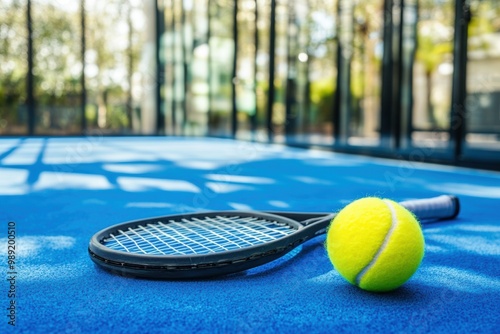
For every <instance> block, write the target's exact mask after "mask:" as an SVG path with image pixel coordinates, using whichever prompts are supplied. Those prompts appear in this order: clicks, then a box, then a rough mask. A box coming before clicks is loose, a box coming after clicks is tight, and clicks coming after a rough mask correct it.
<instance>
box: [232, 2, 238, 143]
mask: <svg viewBox="0 0 500 334" xmlns="http://www.w3.org/2000/svg"><path fill="white" fill-rule="evenodd" d="M238 37H239V36H238V0H235V1H234V11H233V42H234V52H233V75H232V80H231V105H232V112H231V136H232V137H233V138H235V137H236V131H238V106H237V105H236V85H237V84H238Z"/></svg>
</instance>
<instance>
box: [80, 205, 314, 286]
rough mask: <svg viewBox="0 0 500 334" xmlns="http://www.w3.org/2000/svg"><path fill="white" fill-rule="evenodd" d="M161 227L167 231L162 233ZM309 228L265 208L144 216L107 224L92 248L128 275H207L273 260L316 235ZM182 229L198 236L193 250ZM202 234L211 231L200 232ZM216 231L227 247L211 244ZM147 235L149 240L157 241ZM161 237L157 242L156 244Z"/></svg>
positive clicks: (102, 262)
mask: <svg viewBox="0 0 500 334" xmlns="http://www.w3.org/2000/svg"><path fill="white" fill-rule="evenodd" d="M174 224H175V226H174ZM183 228H184V231H182V230H183ZM144 229H148V230H150V232H151V233H150V232H145V231H144ZM159 230H160V231H161V230H163V233H161V232H160V231H159ZM190 230H194V232H193V231H190ZM214 230H215V231H216V232H214ZM305 230H309V229H306V228H304V226H303V225H302V224H300V223H299V222H297V221H295V220H293V219H289V218H286V217H283V216H278V215H274V214H268V213H263V212H244V211H218V212H203V213H193V214H182V215H172V216H164V217H155V218H148V219H141V220H136V221H131V222H127V223H122V224H117V225H114V226H111V227H108V228H105V229H103V230H101V231H99V232H97V233H96V234H94V236H92V238H91V240H90V243H89V248H88V251H89V255H90V257H91V259H92V260H93V261H94V262H95V263H96V264H97V265H99V266H100V267H102V268H104V269H106V270H108V271H111V272H113V273H117V274H120V275H123V276H134V277H143V278H153V279H190V278H206V277H212V276H219V275H226V274H230V273H235V272H238V271H243V270H246V269H250V268H253V267H256V266H259V265H262V264H265V263H268V262H271V261H273V260H275V259H277V258H279V257H281V256H282V255H284V254H286V253H287V252H289V251H291V250H292V249H294V248H295V247H297V246H298V245H300V244H301V243H303V242H304V241H305V240H307V239H308V238H309V237H311V236H314V235H311V234H310V233H304V231H305ZM179 231H181V232H180V233H181V234H183V235H184V237H186V238H191V239H192V238H193V235H195V237H194V239H195V242H193V244H192V246H191V249H190V248H189V247H187V248H186V247H185V246H184V245H182V244H183V243H184V244H185V243H187V242H188V241H186V240H182V242H179V240H175V239H182V238H181V237H180V236H179V235H176V234H177V233H179ZM224 232H226V234H224ZM137 233H143V236H142V237H137V235H136V234H137ZM203 233H206V235H204V236H202V237H199V236H197V235H196V234H203ZM214 233H215V234H214ZM127 234H128V235H127ZM217 234H220V235H222V236H219V239H218V240H219V244H220V243H221V242H220V241H222V244H223V245H224V247H212V246H213V245H210V241H209V240H210V239H214V238H215V239H217ZM186 235H187V236H186ZM117 236H120V237H122V238H123V240H126V241H127V242H128V243H125V241H121V243H122V244H123V246H124V247H120V245H118V246H117V244H119V243H120V242H117V241H116V240H115V239H116V238H117ZM172 236H175V237H174V238H172ZM129 237H133V238H136V237H137V238H138V239H136V240H135V243H134V242H133V241H130V240H128V238H129ZM231 238H234V239H231ZM143 239H149V242H151V243H152V244H153V246H151V245H150V244H149V242H147V241H145V240H143ZM158 239H163V240H161V241H160V240H158ZM226 239H229V241H228V240H226ZM231 240H232V242H233V243H234V244H235V245H233V244H232V243H231V242H230V241H231ZM243 240H246V241H243ZM157 241H158V244H157V245H156V246H154V244H155V243H156V242H157ZM189 242H192V240H189ZM137 243H138V244H137ZM200 244H201V245H200ZM204 246H205V247H204ZM230 246H232V247H230ZM155 247H156V249H155ZM169 247H173V248H181V251H179V252H171V250H170V248H169ZM124 248H128V249H124ZM158 249H159V250H160V251H162V252H163V254H162V252H159V251H158ZM152 253H154V254H152Z"/></svg>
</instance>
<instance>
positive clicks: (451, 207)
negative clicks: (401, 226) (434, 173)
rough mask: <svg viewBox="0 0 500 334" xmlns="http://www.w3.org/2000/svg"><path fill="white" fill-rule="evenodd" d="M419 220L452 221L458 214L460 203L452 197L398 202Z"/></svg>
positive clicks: (445, 196) (443, 196)
mask: <svg viewBox="0 0 500 334" xmlns="http://www.w3.org/2000/svg"><path fill="white" fill-rule="evenodd" d="M399 204H401V205H402V206H404V207H405V208H407V209H408V210H410V211H411V212H413V213H414V214H415V216H417V217H418V218H419V219H421V220H425V219H453V218H455V217H456V216H457V215H458V213H459V212H460V201H459V200H458V198H457V197H456V196H453V195H442V196H438V197H433V198H427V199H417V200H411V201H404V202H400V203H399Z"/></svg>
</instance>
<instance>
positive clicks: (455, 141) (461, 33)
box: [450, 0, 471, 162]
mask: <svg viewBox="0 0 500 334" xmlns="http://www.w3.org/2000/svg"><path fill="white" fill-rule="evenodd" d="M455 6H456V7H455V36H454V51H453V68H454V71H453V79H452V80H453V88H452V93H451V101H452V107H451V114H450V143H451V145H452V146H453V157H454V159H455V161H456V162H457V161H459V160H460V159H461V155H462V153H463V145H464V140H465V133H466V120H467V110H466V108H465V102H466V98H467V82H466V80H467V71H466V69H467V39H468V36H467V35H468V31H467V30H468V25H469V22H470V15H471V13H470V6H469V3H468V1H467V0H457V1H456V5H455Z"/></svg>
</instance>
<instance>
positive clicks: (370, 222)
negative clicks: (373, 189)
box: [326, 197, 424, 291]
mask: <svg viewBox="0 0 500 334" xmlns="http://www.w3.org/2000/svg"><path fill="white" fill-rule="evenodd" d="M326 249H327V252H328V257H329V258H330V260H331V261H332V264H333V266H334V267H335V269H336V270H337V271H338V272H339V273H340V275H342V277H344V278H345V279H346V280H347V281H349V282H350V283H352V284H354V285H356V286H358V287H360V288H361V289H364V290H368V291H390V290H394V289H396V288H397V287H399V286H401V285H402V284H403V283H405V282H406V281H407V280H408V279H409V278H410V277H411V276H412V275H413V274H414V273H415V271H417V269H418V266H419V265H420V262H421V261H422V258H423V257H424V236H423V233H422V229H421V228H420V224H419V222H418V221H417V219H416V218H415V216H414V215H413V214H412V213H411V212H410V211H408V210H407V209H405V208H404V207H403V206H401V205H399V204H398V203H396V202H394V201H391V200H388V199H380V198H375V197H367V198H362V199H359V200H356V201H354V202H352V203H350V204H349V205H347V206H346V207H345V208H344V209H342V210H341V211H340V212H339V213H338V214H337V216H336V217H335V218H334V219H333V221H332V223H331V224H330V227H329V229H328V232H327V238H326Z"/></svg>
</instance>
